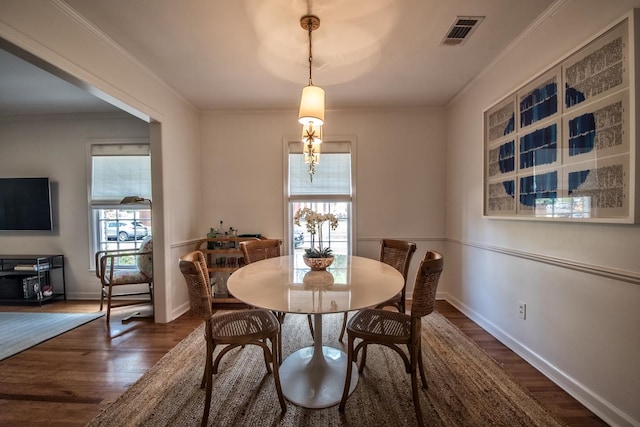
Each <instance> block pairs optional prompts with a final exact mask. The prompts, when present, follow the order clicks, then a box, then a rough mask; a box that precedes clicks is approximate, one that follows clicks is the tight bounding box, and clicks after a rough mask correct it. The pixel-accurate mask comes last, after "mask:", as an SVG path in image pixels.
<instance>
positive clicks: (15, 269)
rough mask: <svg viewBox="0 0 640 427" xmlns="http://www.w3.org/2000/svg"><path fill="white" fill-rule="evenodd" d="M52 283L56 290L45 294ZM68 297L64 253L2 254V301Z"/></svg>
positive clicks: (38, 300) (0, 278) (0, 268)
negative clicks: (45, 290)
mask: <svg viewBox="0 0 640 427" xmlns="http://www.w3.org/2000/svg"><path fill="white" fill-rule="evenodd" d="M49 286H50V287H52V288H53V293H52V294H51V295H48V296H45V295H43V293H42V291H43V290H44V289H46V288H47V287H49ZM66 299H67V293H66V287H65V277H64V255H0V304H38V305H42V304H43V303H46V302H49V301H55V300H66Z"/></svg>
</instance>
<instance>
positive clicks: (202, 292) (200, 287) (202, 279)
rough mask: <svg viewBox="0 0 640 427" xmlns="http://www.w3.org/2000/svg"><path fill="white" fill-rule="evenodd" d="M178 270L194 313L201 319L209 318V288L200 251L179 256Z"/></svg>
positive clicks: (210, 314) (205, 264) (205, 263)
mask: <svg viewBox="0 0 640 427" xmlns="http://www.w3.org/2000/svg"><path fill="white" fill-rule="evenodd" d="M180 271H181V272H182V275H183V276H184V280H185V282H186V284H187V288H188V289H189V304H190V306H191V311H192V312H193V314H194V315H196V316H199V317H200V318H202V320H205V321H208V320H209V319H211V316H212V315H213V312H212V310H211V290H210V285H209V272H208V270H207V261H206V259H205V257H204V255H203V254H202V252H200V251H193V252H189V253H188V254H186V255H184V256H182V257H180Z"/></svg>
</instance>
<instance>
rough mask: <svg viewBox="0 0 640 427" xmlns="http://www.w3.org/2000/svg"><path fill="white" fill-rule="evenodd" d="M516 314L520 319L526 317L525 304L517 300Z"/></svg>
mask: <svg viewBox="0 0 640 427" xmlns="http://www.w3.org/2000/svg"><path fill="white" fill-rule="evenodd" d="M518 316H519V317H520V318H521V319H526V318H527V304H525V303H523V302H522V301H518Z"/></svg>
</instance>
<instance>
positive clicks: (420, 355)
mask: <svg viewBox="0 0 640 427" xmlns="http://www.w3.org/2000/svg"><path fill="white" fill-rule="evenodd" d="M418 367H419V368H420V378H421V379H422V388H424V389H425V390H426V389H428V388H429V384H427V376H426V375H425V374H424V361H423V359H422V347H421V346H419V347H418Z"/></svg>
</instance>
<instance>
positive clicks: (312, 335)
mask: <svg viewBox="0 0 640 427" xmlns="http://www.w3.org/2000/svg"><path fill="white" fill-rule="evenodd" d="M307 323H309V332H311V338H313V337H314V333H313V321H312V320H311V315H310V314H307Z"/></svg>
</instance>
